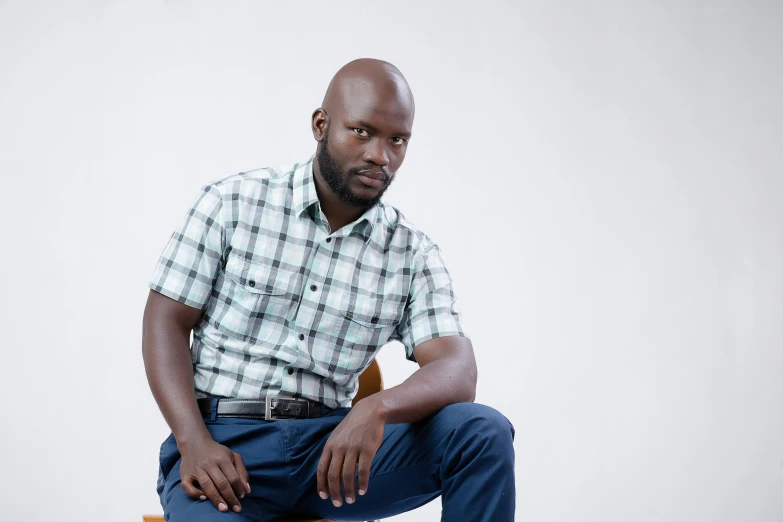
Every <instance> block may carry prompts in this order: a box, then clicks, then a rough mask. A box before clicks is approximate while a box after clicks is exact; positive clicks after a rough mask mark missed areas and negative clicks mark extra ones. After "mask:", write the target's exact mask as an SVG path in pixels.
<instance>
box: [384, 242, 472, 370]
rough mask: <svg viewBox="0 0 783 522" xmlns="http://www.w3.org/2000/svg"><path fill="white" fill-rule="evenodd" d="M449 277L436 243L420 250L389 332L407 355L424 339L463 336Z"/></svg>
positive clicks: (409, 356)
mask: <svg viewBox="0 0 783 522" xmlns="http://www.w3.org/2000/svg"><path fill="white" fill-rule="evenodd" d="M456 300H457V298H456V296H455V295H454V290H453V288H452V279H451V276H450V275H449V272H448V270H447V269H446V265H445V264H444V263H443V258H442V257H441V254H440V250H439V249H438V247H437V245H432V246H431V247H430V248H429V249H428V250H426V251H424V252H422V253H421V254H420V257H418V261H417V262H416V266H415V269H414V273H413V278H412V281H411V287H410V292H409V294H408V303H407V304H406V307H405V312H403V316H402V320H401V321H400V323H399V324H398V325H397V328H396V330H395V332H394V334H393V336H392V338H393V339H395V340H398V341H400V342H401V343H402V344H403V346H405V354H406V356H407V358H408V359H410V360H411V361H415V360H416V358H415V357H414V356H413V349H414V348H416V346H418V345H420V344H421V343H423V342H424V341H429V340H430V339H436V338H438V337H447V336H452V335H457V336H461V337H467V334H466V333H465V331H464V329H463V325H462V315H461V314H460V312H459V311H458V310H457V307H456Z"/></svg>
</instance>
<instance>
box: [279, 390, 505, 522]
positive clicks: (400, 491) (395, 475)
mask: <svg viewBox="0 0 783 522" xmlns="http://www.w3.org/2000/svg"><path fill="white" fill-rule="evenodd" d="M346 413H347V412H346ZM339 420H342V419H341V418H338V419H335V421H334V424H335V426H336V423H338V422H339ZM308 422H309V421H308ZM333 428H334V426H332V427H331V429H329V430H328V431H318V430H312V429H310V428H309V427H308V426H307V425H306V424H302V423H299V422H289V423H287V424H286V425H284V426H283V429H282V432H283V440H284V443H285V444H286V451H287V454H288V459H289V471H290V474H291V478H292V483H293V485H294V503H293V506H292V507H293V508H294V509H296V510H297V512H298V513H299V514H303V515H315V516H318V517H324V518H332V519H336V520H344V521H351V520H371V519H377V518H388V517H391V516H394V515H398V514H400V513H403V512H406V511H410V510H412V509H415V508H417V507H419V506H421V505H424V504H426V503H427V502H430V501H431V500H433V499H435V498H437V497H438V496H439V495H441V496H442V505H443V511H442V518H441V520H442V521H443V522H490V521H491V522H506V521H513V520H514V510H515V501H516V498H515V486H514V449H513V438H514V428H513V426H512V425H511V423H510V422H509V421H508V419H506V418H505V417H504V416H503V415H501V414H500V413H499V412H498V411H496V410H494V409H492V408H490V407H488V406H483V405H480V404H474V403H460V404H453V405H450V406H447V407H445V408H443V409H441V410H440V411H439V412H437V413H435V414H434V415H432V416H431V417H429V418H428V419H425V420H423V421H421V422H418V423H415V424H390V425H387V426H386V427H385V429H384V438H383V442H382V443H381V446H380V448H379V450H378V452H377V453H376V455H375V458H374V459H373V462H372V465H371V468H370V482H369V487H368V490H367V493H366V494H365V495H364V496H360V497H358V498H357V499H356V502H355V503H354V504H343V505H342V507H339V508H335V507H334V506H333V505H332V503H331V500H330V499H327V500H322V499H321V498H320V497H319V496H318V492H317V490H316V469H317V466H318V461H319V460H320V458H321V454H322V452H323V447H324V445H325V444H326V441H327V440H328V436H329V435H330V434H331V430H332V429H333Z"/></svg>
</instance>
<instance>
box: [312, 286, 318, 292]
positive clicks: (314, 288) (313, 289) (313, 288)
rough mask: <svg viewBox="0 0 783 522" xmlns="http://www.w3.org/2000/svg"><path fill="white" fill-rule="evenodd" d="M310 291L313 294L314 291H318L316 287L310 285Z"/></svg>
mask: <svg viewBox="0 0 783 522" xmlns="http://www.w3.org/2000/svg"><path fill="white" fill-rule="evenodd" d="M310 290H312V291H313V292H315V291H316V290H318V287H317V286H315V285H310Z"/></svg>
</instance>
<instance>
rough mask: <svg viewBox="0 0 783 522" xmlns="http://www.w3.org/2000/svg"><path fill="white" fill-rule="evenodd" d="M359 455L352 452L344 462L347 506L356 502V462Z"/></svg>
mask: <svg viewBox="0 0 783 522" xmlns="http://www.w3.org/2000/svg"><path fill="white" fill-rule="evenodd" d="M358 457H359V454H358V452H356V451H351V452H349V453H348V454H347V455H345V461H343V471H342V478H343V491H344V492H345V502H346V504H353V502H354V500H356V494H355V493H354V491H355V489H356V488H355V483H356V460H357V459H358Z"/></svg>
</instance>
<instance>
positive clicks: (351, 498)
mask: <svg viewBox="0 0 783 522" xmlns="http://www.w3.org/2000/svg"><path fill="white" fill-rule="evenodd" d="M345 501H346V502H347V503H348V504H353V497H345Z"/></svg>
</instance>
